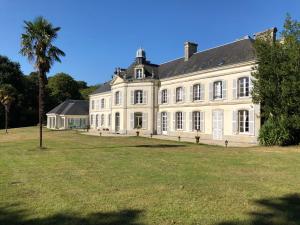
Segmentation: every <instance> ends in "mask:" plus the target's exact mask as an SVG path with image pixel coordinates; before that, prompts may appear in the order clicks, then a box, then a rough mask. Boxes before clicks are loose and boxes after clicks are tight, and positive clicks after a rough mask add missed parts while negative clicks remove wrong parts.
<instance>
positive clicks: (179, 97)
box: [175, 86, 183, 103]
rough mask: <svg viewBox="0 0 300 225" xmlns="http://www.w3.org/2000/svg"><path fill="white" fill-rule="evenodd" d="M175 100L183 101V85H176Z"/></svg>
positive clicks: (177, 101)
mask: <svg viewBox="0 0 300 225" xmlns="http://www.w3.org/2000/svg"><path fill="white" fill-rule="evenodd" d="M175 95H176V96H175V100H176V103H179V102H183V87H182V86H180V87H177V88H176V89H175Z"/></svg>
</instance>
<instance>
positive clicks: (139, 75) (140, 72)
mask: <svg viewBox="0 0 300 225" xmlns="http://www.w3.org/2000/svg"><path fill="white" fill-rule="evenodd" d="M135 78H136V79H142V78H143V69H135Z"/></svg>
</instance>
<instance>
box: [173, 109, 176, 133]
mask: <svg viewBox="0 0 300 225" xmlns="http://www.w3.org/2000/svg"><path fill="white" fill-rule="evenodd" d="M173 130H174V131H175V130H176V112H174V113H173Z"/></svg>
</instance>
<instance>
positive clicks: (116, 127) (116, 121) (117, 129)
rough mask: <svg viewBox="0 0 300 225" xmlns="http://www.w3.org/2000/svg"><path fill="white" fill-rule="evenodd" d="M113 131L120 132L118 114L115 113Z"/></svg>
mask: <svg viewBox="0 0 300 225" xmlns="http://www.w3.org/2000/svg"><path fill="white" fill-rule="evenodd" d="M115 131H116V132H118V131H120V113H116V117H115Z"/></svg>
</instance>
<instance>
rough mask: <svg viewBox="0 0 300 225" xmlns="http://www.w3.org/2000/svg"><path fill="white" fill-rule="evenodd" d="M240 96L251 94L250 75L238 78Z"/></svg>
mask: <svg viewBox="0 0 300 225" xmlns="http://www.w3.org/2000/svg"><path fill="white" fill-rule="evenodd" d="M238 96H239V97H247V96H249V77H242V78H239V80H238Z"/></svg>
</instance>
